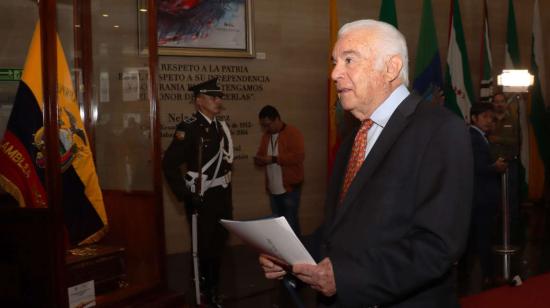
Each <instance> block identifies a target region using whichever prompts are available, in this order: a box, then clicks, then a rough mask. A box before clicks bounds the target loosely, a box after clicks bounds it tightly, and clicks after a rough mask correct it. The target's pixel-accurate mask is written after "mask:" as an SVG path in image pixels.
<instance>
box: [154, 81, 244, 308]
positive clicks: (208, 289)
mask: <svg viewBox="0 0 550 308" xmlns="http://www.w3.org/2000/svg"><path fill="white" fill-rule="evenodd" d="M189 90H190V91H192V92H193V94H194V103H195V107H196V112H195V113H194V114H193V115H192V116H190V117H186V118H185V119H184V120H183V121H182V122H181V123H179V124H178V126H177V127H176V131H175V133H174V137H173V140H172V143H171V144H170V146H169V147H168V149H167V150H166V152H165V153H164V158H163V161H162V168H163V170H164V175H165V177H166V180H167V182H168V185H169V186H170V189H171V190H172V192H173V193H174V195H175V196H176V198H177V199H178V200H179V201H183V203H184V205H185V210H186V214H187V221H188V222H189V226H191V217H192V213H193V211H194V210H197V211H198V250H199V260H200V273H201V293H202V294H203V295H204V297H206V301H207V304H208V305H209V307H220V305H219V299H218V294H217V292H218V284H219V272H220V261H221V256H222V252H223V249H224V246H225V242H226V240H227V237H228V234H227V231H226V230H225V229H224V228H223V227H222V226H221V224H220V223H219V222H218V221H219V220H220V219H222V218H224V219H231V218H232V217H233V205H232V199H231V166H232V162H233V141H232V139H231V134H230V131H229V128H228V126H227V124H226V123H225V122H224V121H219V120H217V119H216V116H217V115H218V114H219V113H220V112H221V111H222V97H223V93H222V91H221V89H220V88H219V87H218V85H217V79H216V78H215V79H211V80H208V81H206V82H203V83H200V84H197V85H195V86H193V87H190V88H189ZM201 139H202V141H201ZM201 143H202V148H199V146H200V144H201ZM199 152H200V153H201V154H199ZM199 155H201V156H202V157H201V158H200V160H201V166H199ZM183 164H185V165H186V170H187V172H186V173H185V175H183V174H182V172H181V170H180V168H179V167H180V166H181V165H183ZM199 172H201V173H202V176H201V177H202V181H201V182H202V185H197V183H198V179H199ZM198 186H201V187H200V191H199V187H198Z"/></svg>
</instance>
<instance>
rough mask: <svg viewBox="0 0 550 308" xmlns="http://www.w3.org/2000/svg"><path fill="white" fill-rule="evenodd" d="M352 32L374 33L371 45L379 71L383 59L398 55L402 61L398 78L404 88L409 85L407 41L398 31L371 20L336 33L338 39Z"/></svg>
mask: <svg viewBox="0 0 550 308" xmlns="http://www.w3.org/2000/svg"><path fill="white" fill-rule="evenodd" d="M353 30H372V31H374V32H375V33H376V39H375V40H374V41H373V42H372V43H373V47H374V48H373V50H374V51H375V52H376V54H377V59H376V63H375V65H376V66H377V68H379V69H381V68H382V65H383V64H384V59H386V58H388V57H391V56H395V55H398V56H400V57H401V60H402V61H403V67H402V68H401V72H400V73H399V78H400V79H401V81H402V82H403V84H404V85H405V86H408V85H409V55H408V51H407V41H406V40H405V37H404V36H403V34H401V32H399V30H397V29H396V28H395V27H394V26H392V25H390V24H388V23H385V22H382V21H378V20H372V19H361V20H356V21H352V22H350V23H347V24H345V25H343V26H342V27H341V28H340V30H339V31H338V38H340V37H342V36H343V35H344V34H346V33H348V32H350V31H353Z"/></svg>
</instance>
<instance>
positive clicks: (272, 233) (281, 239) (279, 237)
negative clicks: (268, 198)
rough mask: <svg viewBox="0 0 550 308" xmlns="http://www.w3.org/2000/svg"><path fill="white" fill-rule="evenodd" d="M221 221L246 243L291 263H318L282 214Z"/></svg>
mask: <svg viewBox="0 0 550 308" xmlns="http://www.w3.org/2000/svg"><path fill="white" fill-rule="evenodd" d="M220 222H221V224H222V225H223V226H224V227H225V228H226V229H227V230H229V231H230V232H232V233H233V234H235V235H237V236H238V237H239V238H240V239H242V240H243V241H244V242H245V243H247V244H249V245H251V246H252V247H254V248H256V249H258V250H260V251H261V252H263V253H266V254H268V255H271V256H274V257H277V258H279V259H281V260H283V261H285V262H286V263H288V264H290V265H294V264H299V263H300V264H304V263H305V264H313V265H314V264H316V263H315V261H314V260H313V258H312V257H311V255H310V254H309V252H308V251H307V250H306V248H305V247H304V245H302V242H300V240H299V239H298V237H297V236H296V234H295V233H294V231H292V228H291V227H290V225H289V224H288V222H287V221H286V219H285V218H284V217H282V216H281V217H277V218H267V219H260V220H250V221H236V220H226V219H222V220H220Z"/></svg>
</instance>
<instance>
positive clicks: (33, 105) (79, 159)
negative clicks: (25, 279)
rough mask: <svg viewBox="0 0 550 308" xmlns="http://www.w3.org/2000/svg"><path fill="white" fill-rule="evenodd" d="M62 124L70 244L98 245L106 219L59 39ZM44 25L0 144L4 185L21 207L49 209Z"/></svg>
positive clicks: (35, 36) (36, 37) (0, 183)
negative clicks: (41, 47) (41, 37)
mask: <svg viewBox="0 0 550 308" xmlns="http://www.w3.org/2000/svg"><path fill="white" fill-rule="evenodd" d="M57 73H58V77H57V78H58V80H57V84H58V91H57V104H58V114H59V116H58V125H59V151H60V168H61V172H62V176H61V178H62V189H63V195H62V200H63V201H62V202H63V211H64V222H65V226H66V230H67V235H68V238H69V241H70V243H71V244H88V243H93V242H96V241H98V240H99V239H100V238H101V237H102V236H103V235H104V234H105V233H106V232H107V227H108V225H107V215H106V212H105V206H104V204H103V197H102V193H101V189H100V187H99V182H98V178H97V174H96V171H95V166H94V162H93V157H92V152H91V150H90V146H89V142H88V137H87V135H86V132H85V130H84V126H83V124H82V120H81V118H80V110H79V107H78V105H77V103H76V94H75V92H74V87H73V83H72V81H71V75H70V73H69V66H68V65H67V59H66V58H65V54H64V52H63V48H62V46H61V42H60V40H59V37H58V38H57ZM43 108H44V100H43V94H42V63H41V49H40V24H39V23H37V25H36V28H35V31H34V34H33V38H32V41H31V45H30V48H29V52H28V54H27V59H26V61H25V67H24V70H23V76H22V78H21V82H20V84H19V88H18V90H17V94H16V97H15V102H14V104H13V109H12V112H11V114H10V118H9V120H8V124H7V128H6V132H5V134H4V137H3V139H2V141H1V143H0V186H2V188H3V189H4V190H5V191H7V192H8V193H10V194H11V195H12V196H13V197H14V198H15V199H16V200H17V202H18V203H19V206H20V207H27V208H44V207H48V204H47V200H48V198H47V195H46V190H45V188H44V187H45V185H44V184H45V176H44V174H45V173H44V167H45V153H44V151H45V143H44V126H43V116H42V112H43Z"/></svg>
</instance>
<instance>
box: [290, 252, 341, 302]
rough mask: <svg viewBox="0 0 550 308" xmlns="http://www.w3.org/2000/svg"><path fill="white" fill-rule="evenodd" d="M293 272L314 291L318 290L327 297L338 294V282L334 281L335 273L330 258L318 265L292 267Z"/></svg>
mask: <svg viewBox="0 0 550 308" xmlns="http://www.w3.org/2000/svg"><path fill="white" fill-rule="evenodd" d="M292 272H293V273H294V275H295V276H296V277H298V278H299V279H300V280H301V281H303V282H305V283H307V284H308V285H310V286H311V288H313V289H314V290H317V291H319V292H321V293H323V295H325V296H332V295H334V294H336V281H334V272H333V270H332V263H331V262H330V259H329V258H324V259H323V261H321V262H320V263H319V264H317V265H310V264H296V265H294V266H293V267H292Z"/></svg>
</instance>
